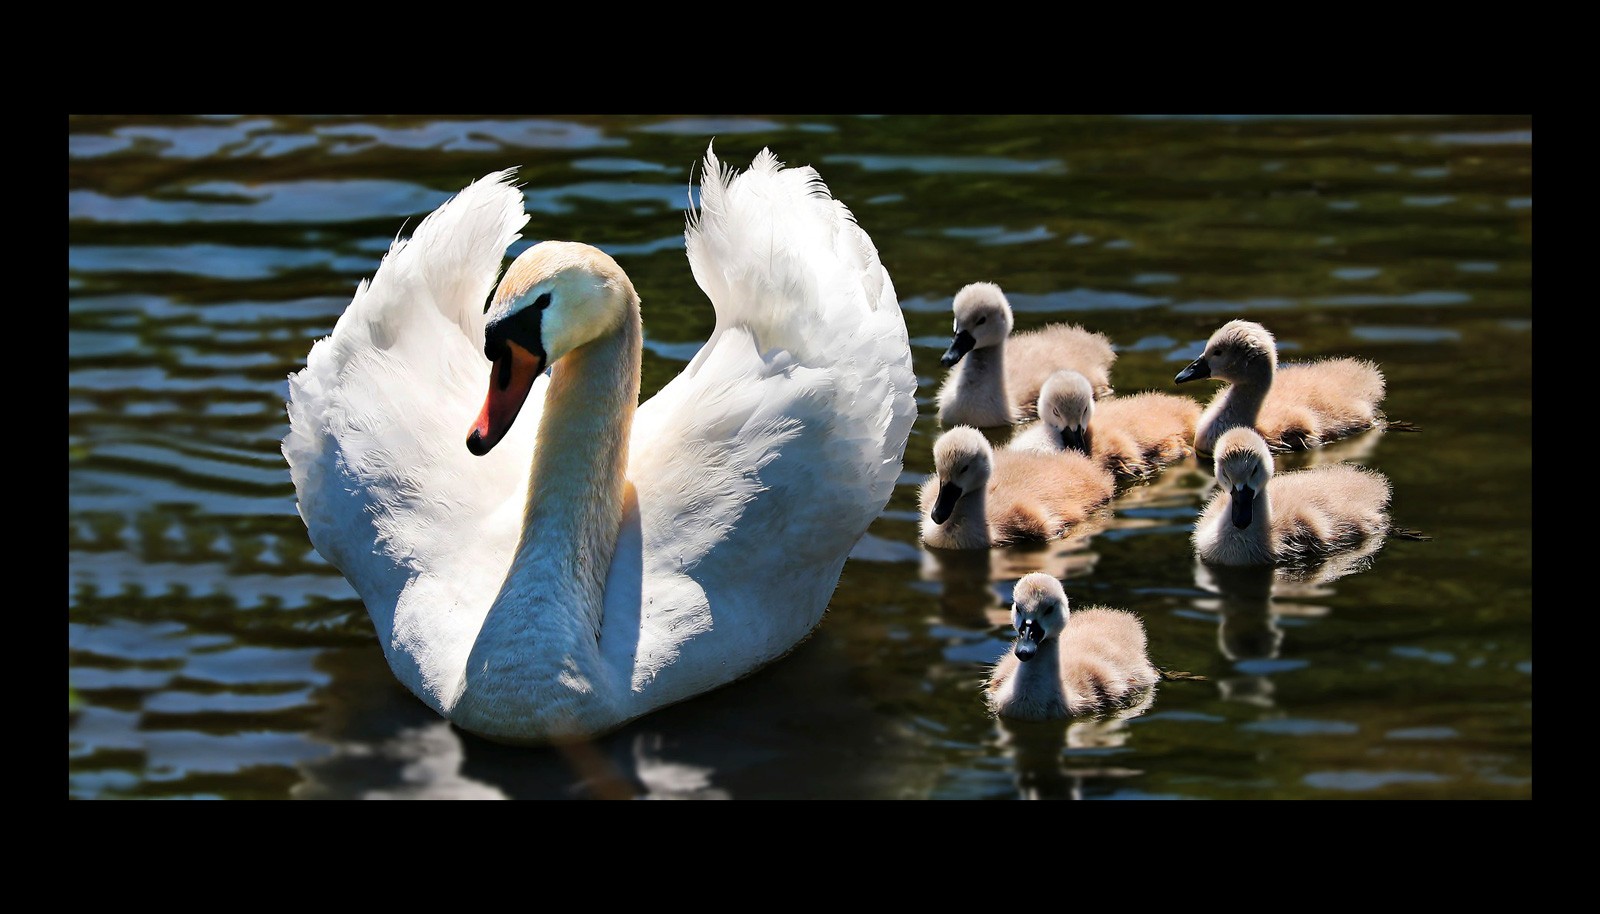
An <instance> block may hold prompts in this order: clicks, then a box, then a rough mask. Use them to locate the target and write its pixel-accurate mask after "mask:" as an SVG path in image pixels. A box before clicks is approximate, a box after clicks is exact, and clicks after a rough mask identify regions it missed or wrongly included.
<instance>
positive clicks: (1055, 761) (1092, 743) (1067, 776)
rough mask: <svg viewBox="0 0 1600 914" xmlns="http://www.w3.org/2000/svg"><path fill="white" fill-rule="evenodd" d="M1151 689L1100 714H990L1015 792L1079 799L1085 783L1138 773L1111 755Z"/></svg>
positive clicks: (1026, 797)
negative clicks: (1032, 717)
mask: <svg viewBox="0 0 1600 914" xmlns="http://www.w3.org/2000/svg"><path fill="white" fill-rule="evenodd" d="M1156 691H1157V689H1156V688H1151V689H1149V690H1147V691H1146V692H1145V694H1144V695H1143V696H1142V697H1141V698H1140V700H1139V701H1138V702H1136V703H1134V704H1130V705H1127V706H1124V707H1122V708H1118V709H1116V710H1114V711H1108V712H1106V713H1105V714H1101V715H1095V716H1088V717H1077V718H1072V719H1070V720H1047V721H1019V720H1009V719H1006V718H1003V717H1002V718H995V748H996V749H997V750H998V752H999V753H1000V754H1003V755H1005V756H1008V757H1010V759H1011V762H1012V780H1013V783H1014V784H1015V786H1016V790H1017V797H1018V798H1019V799H1024V800H1058V799H1071V800H1081V799H1083V798H1084V790H1085V786H1086V785H1087V786H1089V787H1091V788H1093V787H1095V786H1097V785H1101V784H1104V783H1108V782H1116V781H1120V780H1124V779H1127V778H1132V777H1137V776H1139V775H1141V774H1143V773H1144V772H1143V771H1142V770H1140V769H1136V768H1128V767H1125V766H1122V765H1118V764H1116V763H1115V759H1116V757H1117V756H1118V755H1120V754H1121V752H1120V751H1119V750H1121V749H1123V747H1125V746H1126V745H1127V742H1128V739H1129V737H1130V736H1131V735H1132V731H1131V728H1130V727H1129V724H1128V722H1129V721H1130V720H1132V719H1133V718H1135V717H1139V716H1140V715H1142V714H1144V713H1145V712H1146V711H1148V710H1149V709H1150V706H1151V705H1152V704H1154V703H1155V698H1156Z"/></svg>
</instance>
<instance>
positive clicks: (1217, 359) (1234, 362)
mask: <svg viewBox="0 0 1600 914" xmlns="http://www.w3.org/2000/svg"><path fill="white" fill-rule="evenodd" d="M1205 378H1214V379H1216V380H1218V381H1222V382H1223V386H1222V389H1221V390H1219V391H1217V393H1216V395H1215V396H1213V397H1212V398H1211V402H1210V404H1208V405H1207V406H1206V409H1205V412H1204V413H1203V414H1201V416H1200V423H1199V425H1198V426H1197V427H1196V429H1195V439H1194V447H1195V451H1196V452H1197V453H1199V454H1200V455H1202V456H1206V457H1209V456H1211V454H1212V452H1213V450H1214V449H1215V447H1216V445H1217V439H1219V438H1221V437H1222V434H1223V433H1224V432H1226V431H1227V430H1228V429H1230V428H1238V427H1240V426H1244V427H1247V428H1254V429H1255V430H1256V431H1258V432H1260V433H1261V437H1263V438H1265V439H1266V441H1267V445H1268V446H1269V447H1271V448H1273V449H1274V450H1280V451H1281V450H1306V449H1308V448H1314V447H1320V446H1321V445H1323V444H1326V443H1327V442H1329V441H1333V440H1336V439H1338V438H1343V437H1345V436H1347V435H1352V434H1354V433H1356V432H1359V431H1361V430H1363V429H1368V428H1373V427H1374V426H1377V425H1379V424H1381V423H1383V422H1384V417H1383V414H1382V413H1381V412H1380V411H1379V410H1378V404H1379V403H1380V402H1382V401H1383V394H1384V380H1383V372H1382V371H1380V370H1379V369H1378V366H1377V365H1376V364H1374V363H1372V362H1370V361H1367V360H1366V359H1352V358H1335V359H1319V360H1317V361H1312V362H1294V363H1286V364H1282V365H1280V364H1279V363H1278V346H1277V342H1276V341H1275V340H1274V339H1273V338H1272V334H1271V333H1270V332H1268V330H1267V328H1266V327H1263V326H1262V325H1260V324H1258V323H1256V322H1255V321H1244V320H1232V321H1228V322H1227V323H1226V324H1223V325H1222V326H1221V327H1219V328H1217V331H1216V332H1215V333H1213V334H1211V338H1210V339H1208V340H1206V348H1205V351H1204V352H1202V353H1200V356H1199V357H1198V358H1196V359H1195V360H1194V361H1193V362H1190V363H1189V364H1188V365H1187V366H1185V368H1184V369H1183V370H1182V371H1180V372H1178V374H1177V375H1176V376H1175V377H1173V379H1172V380H1173V382H1174V383H1177V384H1183V383H1186V382H1189V381H1198V380H1202V379H1205ZM1389 424H1391V425H1393V427H1395V428H1397V429H1403V430H1406V431H1414V430H1415V426H1412V425H1411V424H1410V423H1403V422H1397V423H1389Z"/></svg>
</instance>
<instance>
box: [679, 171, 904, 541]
mask: <svg viewBox="0 0 1600 914" xmlns="http://www.w3.org/2000/svg"><path fill="white" fill-rule="evenodd" d="M684 240H685V246H686V248H687V251H688V256H689V264H690V267H691V269H692V270H693V273H694V277H695V280H696V282H698V283H699V284H700V287H701V289H703V290H704V291H705V293H706V295H707V297H708V298H710V299H711V302H712V304H713V306H714V307H715V308H716V312H717V321H716V330H715V331H713V333H712V336H711V340H710V342H708V343H707V345H706V347H705V348H704V349H702V350H701V353H700V354H699V355H698V356H696V358H695V359H694V360H693V361H692V362H691V363H690V365H689V367H688V369H687V370H686V374H690V375H693V374H694V373H696V372H697V371H699V370H700V369H701V367H702V364H703V363H704V361H705V359H706V356H707V353H709V352H710V351H711V350H712V349H713V348H714V347H715V344H716V342H717V340H718V338H719V336H720V335H721V334H722V333H723V332H724V331H725V330H727V329H728V328H731V327H740V328H742V329H744V330H746V331H748V332H749V334H750V336H751V338H752V339H753V341H754V344H755V346H756V349H757V351H758V352H759V353H760V354H761V355H762V356H763V358H769V359H777V358H781V359H783V360H785V361H786V362H787V363H789V364H792V365H794V366H796V367H826V368H827V369H828V370H830V371H831V372H833V373H835V374H836V375H837V377H838V378H839V379H840V384H839V388H840V389H841V390H842V391H845V393H843V394H841V397H845V398H848V399H849V400H851V401H852V403H851V404H850V405H849V406H848V407H847V409H849V410H853V411H858V412H861V413H863V414H868V413H871V414H872V415H871V418H870V420H869V421H866V422H850V423H844V424H845V425H847V426H848V427H850V428H852V429H855V430H858V431H859V430H862V429H864V428H870V429H871V432H870V434H866V435H858V436H857V437H854V438H851V439H841V442H840V443H841V444H844V445H846V446H848V447H852V448H855V449H856V451H857V453H858V454H859V455H860V461H861V462H860V464H859V465H862V466H863V467H864V466H866V465H867V464H869V463H870V464H871V465H872V470H871V472H872V473H873V474H874V477H875V484H874V486H873V497H874V498H876V497H877V496H880V495H881V496H882V498H881V501H883V502H886V501H887V500H888V498H889V495H890V493H891V492H892V490H893V486H894V483H895V481H896V480H897V479H898V478H899V473H900V467H901V460H902V458H903V455H904V450H905V440H906V438H907V436H908V435H909V434H910V427H911V424H912V422H914V421H915V419H916V402H915V398H914V395H913V392H914V391H915V387H916V377H915V375H914V374H913V373H912V370H911V362H910V347H909V342H908V338H907V334H906V328H905V319H904V317H903V316H902V315H901V313H900V308H899V300H898V298H897V297H896V294H895V291H894V283H893V282H892V281H891V280H890V278H889V274H888V272H887V271H886V270H885V269H884V267H883V264H882V262H881V261H880V260H879V257H878V251H877V248H876V247H875V246H874V245H873V243H872V239H871V238H870V237H869V236H868V235H867V233H866V232H864V231H862V229H861V228H860V226H859V225H857V223H856V220H855V217H854V215H852V214H851V212H850V210H849V209H848V208H847V207H846V206H845V205H844V204H843V203H841V202H839V201H838V200H835V199H834V197H833V194H832V192H831V191H830V190H829V189H828V187H827V185H826V184H825V183H824V182H823V180H822V177H821V176H820V175H819V174H818V173H817V171H816V170H815V169H813V168H811V167H810V166H798V167H792V168H785V167H784V166H783V164H782V163H781V162H779V161H778V158H777V156H775V155H773V153H772V152H771V150H768V149H763V150H762V151H761V152H760V153H759V154H758V155H757V156H756V157H755V159H754V160H753V161H752V162H751V164H750V167H749V169H747V170H746V171H744V172H743V173H740V172H737V171H735V170H734V169H733V168H731V167H728V166H726V165H724V164H723V163H722V162H721V161H720V160H718V159H717V157H716V154H715V153H714V152H713V151H712V150H711V149H710V148H708V149H707V150H706V156H705V163H704V168H703V170H702V173H701V181H700V207H699V209H698V210H697V211H693V212H691V213H690V215H689V218H688V223H687V227H686V229H685V232H684ZM840 328H852V332H847V333H843V334H841V333H840V332H839V331H840ZM863 472H865V470H863ZM874 513H876V511H874Z"/></svg>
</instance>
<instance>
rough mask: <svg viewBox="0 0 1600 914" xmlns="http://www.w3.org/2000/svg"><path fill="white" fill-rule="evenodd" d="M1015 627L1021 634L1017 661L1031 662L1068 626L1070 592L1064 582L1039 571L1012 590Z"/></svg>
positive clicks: (1012, 610) (1025, 576)
mask: <svg viewBox="0 0 1600 914" xmlns="http://www.w3.org/2000/svg"><path fill="white" fill-rule="evenodd" d="M1011 599H1012V603H1011V627H1012V628H1015V629H1016V630H1017V641H1016V644H1015V645H1014V646H1013V647H1012V650H1013V652H1015V653H1016V655H1017V659H1018V660H1021V661H1024V662H1026V661H1029V660H1032V659H1033V655H1034V654H1037V653H1038V652H1039V646H1040V645H1042V644H1044V643H1045V642H1046V641H1048V640H1050V639H1051V638H1053V637H1055V636H1056V635H1059V634H1061V630H1062V629H1063V628H1066V626H1067V592H1066V590H1064V589H1063V588H1062V586H1061V582H1060V581H1058V580H1056V579H1055V578H1053V577H1051V576H1050V575H1048V574H1045V573H1044V572H1042V571H1035V572H1032V573H1030V574H1025V575H1023V576H1022V579H1021V580H1019V581H1018V582H1017V584H1016V586H1015V587H1013V588H1012V589H1011Z"/></svg>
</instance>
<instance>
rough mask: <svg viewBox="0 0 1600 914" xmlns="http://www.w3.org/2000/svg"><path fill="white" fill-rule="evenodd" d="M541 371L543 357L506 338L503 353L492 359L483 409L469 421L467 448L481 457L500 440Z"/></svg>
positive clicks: (520, 409)
mask: <svg viewBox="0 0 1600 914" xmlns="http://www.w3.org/2000/svg"><path fill="white" fill-rule="evenodd" d="M541 371H544V357H543V356H539V355H534V354H533V353H531V352H529V351H528V350H526V349H524V348H522V347H521V346H519V345H518V344H516V343H513V342H510V341H507V343H506V348H505V352H504V354H502V355H501V356H500V357H499V358H498V359H495V360H494V370H493V372H492V373H491V374H490V375H489V395H488V396H487V397H485V398H484V400H483V411H482V412H480V413H478V421H476V422H474V423H472V431H471V432H469V433H468V434H467V450H469V451H471V452H472V453H473V454H474V455H476V456H478V457H482V456H483V455H484V454H487V453H489V451H490V449H492V448H493V447H494V446H495V445H497V444H499V443H500V439H501V438H504V437H505V436H506V432H508V431H510V430H511V423H512V422H515V421H516V418H517V413H519V412H521V411H522V403H523V401H525V400H527V399H528V391H530V390H532V389H533V382H534V380H535V379H536V378H538V377H539V372H541Z"/></svg>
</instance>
